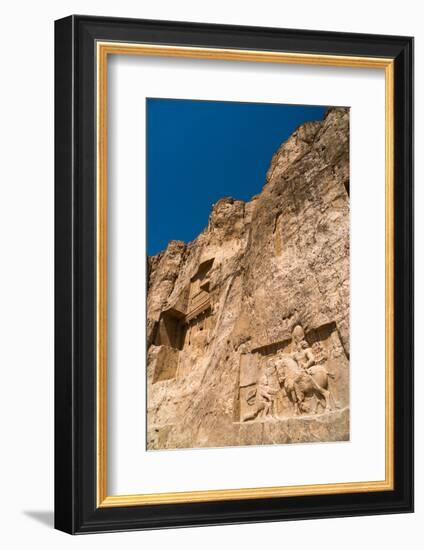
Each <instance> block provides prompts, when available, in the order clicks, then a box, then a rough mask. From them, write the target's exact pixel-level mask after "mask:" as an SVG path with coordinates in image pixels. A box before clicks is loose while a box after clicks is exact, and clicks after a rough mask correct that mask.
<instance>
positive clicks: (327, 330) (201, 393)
mask: <svg viewBox="0 0 424 550" xmlns="http://www.w3.org/2000/svg"><path fill="white" fill-rule="evenodd" d="M148 265H149V271H148V297H147V300H148V303H147V308H148V322H147V340H148V354H147V386H148V391H147V395H148V415H147V422H148V441H147V447H148V449H164V448H165V449H166V448H183V447H210V446H226V445H247V444H268V443H286V442H295V441H330V440H345V439H348V437H349V427H348V420H349V415H348V405H349V383H348V382H349V377H348V368H349V113H348V110H347V109H341V108H334V109H329V111H328V112H327V115H326V117H325V119H324V120H323V121H322V122H309V123H306V124H304V125H302V126H301V127H299V128H298V130H297V131H296V132H295V133H294V134H293V135H292V136H291V137H290V138H289V139H288V140H287V141H286V142H285V143H283V144H282V145H281V147H280V148H279V149H278V151H277V152H276V153H275V155H274V157H273V158H272V161H271V164H270V167H269V170H268V173H267V176H266V182H265V185H264V187H263V189H262V192H261V193H260V194H259V195H257V196H255V197H253V198H252V200H251V201H249V202H246V203H245V202H243V201H239V200H235V199H232V198H223V199H221V200H220V201H219V202H218V203H216V204H215V205H214V206H213V209H212V212H211V214H210V218H209V224H208V227H207V228H206V229H205V230H204V231H203V232H202V233H201V234H200V235H199V236H198V237H197V239H196V240H194V241H193V242H191V243H188V244H185V243H183V242H180V241H171V242H170V243H169V245H168V247H167V249H166V250H165V251H164V252H162V253H160V254H158V255H157V256H154V257H151V258H149V263H148ZM327 373H329V374H327ZM311 380H312V381H311ZM315 409H317V410H316V412H315Z"/></svg>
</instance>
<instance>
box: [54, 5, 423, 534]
mask: <svg viewBox="0 0 424 550" xmlns="http://www.w3.org/2000/svg"><path fill="white" fill-rule="evenodd" d="M99 40H106V41H122V42H127V43H128V42H144V43H150V44H168V45H179V46H181V45H183V46H184V45H186V46H202V47H217V48H229V49H232V48H235V49H242V50H244V49H254V50H264V51H265V50H266V51H278V52H281V51H283V52H293V53H299V52H301V53H313V54H316V53H318V54H329V55H335V56H358V57H383V58H390V59H393V60H394V69H395V72H394V75H395V80H394V145H395V151H394V280H395V289H394V318H395V328H394V480H395V486H394V490H391V491H376V492H361V493H347V494H327V495H311V496H293V497H282V498H261V499H249V500H231V501H218V502H192V503H180V504H160V505H145V506H122V507H121V506H118V507H106V508H102V507H97V500H96V491H97V480H96V260H95V258H96V186H95V182H96V144H95V132H96V102H95V93H94V90H95V86H96V70H95V62H96V59H95V56H96V49H95V44H96V42H97V41H99ZM411 511H413V39H412V38H410V37H401V36H378V35H369V34H348V33H336V32H321V31H320V32H318V31H309V30H301V31H300V30H292V29H277V28H258V27H241V26H226V25H209V24H200V23H181V22H178V23H177V22H169V21H149V20H133V19H121V18H109V17H90V16H79V15H73V16H70V17H66V18H64V19H60V20H58V21H56V22H55V527H56V528H57V529H60V530H62V531H65V532H68V533H72V534H76V533H94V532H104V531H122V530H130V529H156V528H166V527H182V526H199V525H216V524H232V523H251V522H265V521H280V520H295V519H308V518H326V517H337V516H360V515H370V514H388V513H401V512H411Z"/></svg>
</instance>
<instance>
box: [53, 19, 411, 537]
mask: <svg viewBox="0 0 424 550" xmlns="http://www.w3.org/2000/svg"><path fill="white" fill-rule="evenodd" d="M55 52H56V54H55V72H56V80H55V132H56V137H55V220H56V221H55V239H56V247H55V279H56V294H55V303H56V306H55V308H56V309H55V316H56V322H55V342H56V348H55V349H56V351H55V400H56V401H55V403H56V405H55V518H56V519H55V525H56V527H57V528H58V529H61V530H63V531H66V532H69V533H73V534H74V533H93V532H101V531H118V530H129V529H151V528H161V527H180V526H195V525H212V524H225V523H247V522H258V521H275V520H289V519H307V518H323V517H333V516H352V515H365V514H382V513H397V512H410V511H412V509H413V408H412V407H413V353H412V342H413V313H412V311H413V284H412V283H413V247H412V245H413V231H412V227H413V204H412V200H413V171H412V168H413V157H412V154H413V136H412V108H413V84H412V83H413V79H412V74H413V39H412V38H409V37H400V36H378V35H361V34H346V33H334V32H317V31H306V30H301V31H300V30H286V29H275V28H254V27H235V26H225V25H207V24H198V23H181V22H179V23H176V22H167V21H148V20H127V19H115V18H102V17H89V16H70V17H67V18H65V19H61V20H59V21H56V26H55Z"/></svg>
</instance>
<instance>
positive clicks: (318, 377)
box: [274, 354, 336, 415]
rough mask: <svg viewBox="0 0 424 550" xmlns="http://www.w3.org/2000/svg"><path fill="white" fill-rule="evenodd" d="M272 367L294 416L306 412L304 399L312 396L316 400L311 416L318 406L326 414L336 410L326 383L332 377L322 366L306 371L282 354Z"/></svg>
mask: <svg viewBox="0 0 424 550" xmlns="http://www.w3.org/2000/svg"><path fill="white" fill-rule="evenodd" d="M274 367H275V369H276V371H277V377H278V381H279V383H280V386H281V387H282V388H283V389H284V390H285V392H286V394H287V396H288V398H289V400H290V401H291V403H292V404H293V407H294V414H296V415H298V414H302V413H304V412H307V409H306V407H305V403H304V402H305V398H309V397H313V396H315V397H316V399H317V400H316V405H315V409H314V411H313V414H315V413H316V412H317V410H318V407H319V406H320V405H321V407H322V408H323V409H324V410H325V411H326V412H329V411H332V410H333V409H334V408H336V403H335V401H334V397H333V395H332V393H331V391H330V389H329V382H328V381H329V378H330V377H331V378H334V375H333V374H330V373H328V372H327V369H326V368H325V367H323V366H322V365H313V366H311V367H310V368H309V369H308V371H306V370H304V369H303V368H302V367H300V366H299V365H298V363H297V361H295V359H293V357H292V356H291V355H287V354H282V355H280V357H279V358H278V359H277V360H276V361H275V362H274Z"/></svg>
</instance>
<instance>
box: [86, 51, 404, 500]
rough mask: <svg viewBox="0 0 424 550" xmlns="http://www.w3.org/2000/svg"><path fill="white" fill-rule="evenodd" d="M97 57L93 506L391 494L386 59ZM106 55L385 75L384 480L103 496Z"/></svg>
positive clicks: (389, 69)
mask: <svg viewBox="0 0 424 550" xmlns="http://www.w3.org/2000/svg"><path fill="white" fill-rule="evenodd" d="M96 48H97V50H96V57H97V90H96V99H97V181H96V185H97V227H96V229H97V257H96V263H97V307H96V310H97V341H96V349H97V426H96V428H97V453H96V457H97V506H98V507H119V506H142V505H148V504H172V503H183V502H185V503H188V502H211V501H220V500H221V501H222V500H240V499H255V498H276V497H290V496H306V495H328V494H342V493H358V492H361V493H365V492H372V491H389V490H393V489H394V415H393V414H394V408H393V399H394V373H393V360H394V359H393V358H394V347H393V346H394V194H393V188H394V138H393V131H394V129H393V117H394V60H393V59H390V58H373V57H351V56H338V55H321V54H302V53H285V52H268V51H256V50H236V49H218V48H198V47H185V46H163V45H152V44H137V43H134V44H133V43H123V42H102V41H98V42H97V44H96ZM109 55H143V56H154V57H182V58H192V59H193V58H194V59H206V60H207V59H220V60H229V61H241V62H242V61H249V62H252V61H255V62H262V63H284V64H297V65H318V66H332V67H353V68H361V69H364V68H367V69H384V72H385V135H386V143H385V151H386V156H385V180H386V181H385V202H386V204H385V216H386V222H385V223H386V226H385V236H386V237H385V247H386V250H385V273H386V281H385V285H386V293H385V300H386V312H385V319H386V321H385V322H386V327H385V331H386V334H385V342H386V344H385V346H386V349H385V354H386V360H385V367H386V376H385V407H386V412H385V474H386V475H385V479H384V480H379V481H358V482H349V483H329V484H319V485H296V486H294V485H293V486H281V487H255V488H245V489H217V490H205V491H189V492H178V493H175V492H174V493H150V494H133V495H116V496H109V495H108V491H107V62H108V56H109Z"/></svg>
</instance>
